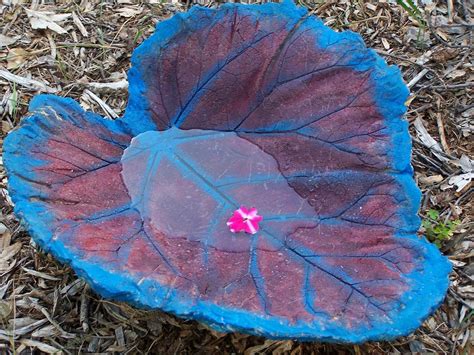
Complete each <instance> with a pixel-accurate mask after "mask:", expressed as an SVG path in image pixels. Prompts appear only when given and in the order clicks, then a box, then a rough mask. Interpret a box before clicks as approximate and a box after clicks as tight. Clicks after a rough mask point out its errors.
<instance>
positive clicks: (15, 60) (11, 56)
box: [7, 48, 29, 69]
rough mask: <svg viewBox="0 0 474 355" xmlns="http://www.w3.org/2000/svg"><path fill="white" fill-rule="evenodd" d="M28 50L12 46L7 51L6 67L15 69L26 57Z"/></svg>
mask: <svg viewBox="0 0 474 355" xmlns="http://www.w3.org/2000/svg"><path fill="white" fill-rule="evenodd" d="M28 56H29V52H28V51H26V50H24V49H23V48H12V49H10V50H9V51H8V56H7V69H16V68H18V67H20V66H21V65H23V64H24V63H25V62H26V60H27V59H28Z"/></svg>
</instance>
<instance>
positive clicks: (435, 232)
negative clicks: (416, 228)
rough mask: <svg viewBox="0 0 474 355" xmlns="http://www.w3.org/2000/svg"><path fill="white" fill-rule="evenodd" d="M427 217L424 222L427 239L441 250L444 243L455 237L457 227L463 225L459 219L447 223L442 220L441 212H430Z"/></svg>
mask: <svg viewBox="0 0 474 355" xmlns="http://www.w3.org/2000/svg"><path fill="white" fill-rule="evenodd" d="M426 216H427V218H425V219H424V220H423V222H422V226H423V228H424V229H425V234H426V237H427V238H428V240H429V241H430V242H432V243H433V244H435V245H436V246H437V247H438V248H441V245H442V244H443V242H444V241H446V240H448V239H450V238H451V237H452V236H453V234H454V231H455V230H456V228H457V226H458V225H459V224H460V223H461V221H460V220H459V219H456V220H453V221H447V222H445V221H443V220H442V218H440V215H439V212H438V211H436V210H433V209H431V210H429V211H428V212H427V213H426Z"/></svg>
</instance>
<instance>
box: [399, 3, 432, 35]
mask: <svg viewBox="0 0 474 355" xmlns="http://www.w3.org/2000/svg"><path fill="white" fill-rule="evenodd" d="M397 4H398V5H400V6H401V7H403V8H404V9H405V11H406V12H408V14H409V15H410V16H411V17H413V18H414V19H415V20H416V21H417V22H418V24H419V25H420V28H421V29H424V28H425V27H426V23H425V19H424V18H423V14H422V13H421V11H420V9H419V8H418V6H416V4H415V3H414V2H413V0H397Z"/></svg>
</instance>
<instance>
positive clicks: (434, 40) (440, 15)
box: [0, 0, 474, 355]
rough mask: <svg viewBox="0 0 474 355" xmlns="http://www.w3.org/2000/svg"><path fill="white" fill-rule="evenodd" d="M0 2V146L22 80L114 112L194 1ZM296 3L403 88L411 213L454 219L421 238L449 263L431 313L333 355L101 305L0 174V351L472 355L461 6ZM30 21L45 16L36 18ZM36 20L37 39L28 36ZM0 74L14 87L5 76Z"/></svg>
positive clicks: (467, 40) (472, 110) (20, 104)
mask: <svg viewBox="0 0 474 355" xmlns="http://www.w3.org/2000/svg"><path fill="white" fill-rule="evenodd" d="M405 3H408V1H405ZM2 4H3V5H0V14H1V16H0V118H1V127H0V128H1V132H0V133H1V135H0V146H1V142H2V141H3V138H4V137H5V135H6V134H7V133H8V132H9V131H10V130H12V129H13V128H14V127H15V126H17V125H18V123H19V122H20V119H21V118H22V116H24V115H25V114H26V113H27V106H28V103H29V101H30V100H31V98H32V97H33V96H34V95H35V94H37V93H38V92H40V91H44V90H46V86H44V87H43V88H42V89H38V84H35V85H32V84H31V81H30V79H34V80H36V81H38V82H39V83H40V84H42V85H47V86H49V87H54V88H58V89H59V90H58V92H57V94H58V95H62V96H68V97H72V98H74V99H76V100H78V101H79V102H80V103H81V104H82V105H83V106H84V107H85V108H87V109H90V110H93V111H95V112H97V113H99V114H102V115H108V116H110V117H116V116H117V115H121V114H122V113H123V111H124V108H125V105H126V102H127V89H126V87H125V85H124V84H125V83H126V82H125V80H126V71H127V69H128V67H129V65H130V55H131V53H132V50H133V49H134V48H135V47H136V46H137V45H138V44H139V43H140V42H142V41H143V40H144V39H145V38H147V37H148V36H149V35H150V34H151V33H152V32H153V29H154V26H155V24H156V23H157V22H159V21H162V20H163V19H166V18H168V17H169V16H171V15H172V14H173V13H176V12H180V11H185V10H186V9H187V8H188V7H189V6H191V5H192V4H193V1H187V2H184V3H183V2H178V1H176V0H172V1H170V2H168V3H166V2H162V1H147V2H141V4H140V5H134V4H133V2H132V1H127V0H122V1H114V2H112V1H107V2H93V1H91V0H82V1H80V2H79V1H75V2H73V1H70V2H66V1H53V0H45V1H33V2H32V3H30V2H20V1H15V0H4V1H3V2H2ZM202 4H204V5H206V6H216V5H217V4H216V3H214V2H212V3H209V2H207V1H206V2H202ZM300 4H302V5H305V6H307V7H308V8H309V9H310V10H312V11H314V14H315V15H317V16H319V17H320V18H321V19H323V20H324V22H325V23H326V24H327V25H329V26H331V27H332V28H334V29H336V30H346V29H350V30H353V31H357V32H359V33H360V34H361V35H362V36H363V37H364V39H365V41H366V43H367V44H368V46H370V47H372V48H375V49H376V50H377V52H379V53H380V55H382V56H384V57H385V59H386V60H387V61H388V62H389V63H393V64H397V65H398V66H399V67H400V68H401V70H402V72H403V76H404V79H405V81H406V82H407V83H408V85H409V87H410V89H411V96H410V99H409V101H408V105H409V111H408V114H407V119H408V120H409V122H410V123H411V125H410V129H411V133H412V137H413V145H414V149H413V165H414V167H415V174H416V180H417V182H418V184H419V186H420V188H421V189H422V191H423V201H422V207H421V209H420V214H421V216H422V217H423V218H424V219H425V220H428V221H429V220H430V218H431V219H435V221H431V223H432V225H433V226H438V227H439V226H440V225H441V226H442V225H443V224H447V223H448V222H449V221H456V220H457V221H458V222H456V223H458V224H457V226H452V228H450V229H451V230H452V231H453V233H452V236H449V235H448V234H449V230H448V231H445V232H442V231H441V232H440V229H438V233H436V232H435V231H434V230H433V229H432V228H431V229H430V228H425V230H422V231H421V232H424V233H425V234H429V235H430V236H431V237H432V240H433V241H434V240H435V239H437V240H438V242H439V244H440V246H441V250H442V252H443V253H444V254H445V255H447V256H448V257H449V259H450V260H451V261H452V262H453V265H454V270H453V272H452V274H451V285H450V288H449V292H448V295H447V297H446V300H445V302H444V304H443V305H442V306H441V307H440V308H439V310H438V311H437V312H436V313H435V314H434V315H433V316H432V317H430V318H429V319H428V320H426V321H425V322H424V323H423V325H422V326H421V327H420V328H419V329H418V330H417V331H416V332H415V333H413V334H411V335H409V336H407V337H403V338H400V339H398V340H396V341H392V342H372V343H365V344H361V345H334V344H321V343H298V342H294V341H272V340H266V339H263V338H259V337H254V336H248V335H242V334H219V333H216V332H213V331H210V330H208V329H206V328H205V327H204V326H202V325H200V324H198V323H196V322H190V321H183V320H180V319H177V318H175V317H173V316H170V315H167V314H163V313H160V312H150V311H143V310H137V309H134V308H132V307H130V306H128V305H126V304H123V303H116V302H111V301H108V300H105V299H102V298H101V297H99V296H98V295H96V294H94V293H93V292H91V291H90V289H89V288H88V286H87V285H85V284H84V282H83V281H81V280H79V279H77V278H76V276H75V275H74V273H73V272H72V271H71V270H70V269H69V268H68V267H66V266H64V265H60V264H59V263H57V262H56V261H55V260H54V258H53V257H52V256H51V255H47V254H44V253H43V252H41V251H40V250H38V249H37V248H36V247H35V245H34V243H32V242H31V240H30V238H29V236H28V235H27V233H26V232H25V231H23V230H22V228H21V226H20V224H19V222H18V221H17V220H16V218H15V216H14V215H13V213H12V206H11V202H10V200H9V197H8V193H7V190H6V186H7V179H6V176H5V171H4V170H3V168H2V166H1V165H0V188H1V192H0V193H1V194H0V196H1V200H0V203H1V215H0V222H1V224H0V353H3V352H6V353H11V354H13V353H18V354H20V353H30V352H31V351H39V352H45V353H55V352H63V353H72V354H75V353H79V352H83V353H88V352H89V353H112V352H118V353H124V354H126V353H133V354H134V353H160V354H174V353H193V354H195V353H206V354H208V353H218V354H222V353H244V354H254V353H266V354H270V353H271V354H283V353H285V354H292V355H293V354H301V353H305V354H306V353H308V354H310V353H314V354H319V353H321V354H324V353H341V354H343V353H353V354H361V353H364V354H365V353H374V354H380V353H397V352H402V353H404V352H434V353H444V354H468V353H472V351H473V349H472V347H473V344H474V339H473V335H474V328H473V326H472V317H473V310H472V307H473V305H474V286H473V282H472V281H473V277H474V265H473V264H472V259H473V257H474V252H473V249H474V248H473V246H474V236H473V233H472V232H473V219H472V217H473V215H474V213H473V206H472V204H473V202H472V201H473V198H472V192H473V186H472V182H469V181H470V180H469V179H472V173H473V171H472V161H470V160H469V158H472V156H473V153H474V150H473V141H474V140H473V139H472V134H473V127H474V122H473V117H474V102H473V95H474V92H473V87H474V81H473V78H474V71H473V65H472V35H473V34H472V31H473V26H474V24H473V21H472V16H473V9H474V8H473V7H472V2H470V1H469V0H466V1H464V0H460V1H454V0H447V1H444V0H443V1H427V0H424V1H419V4H418V6H417V10H409V11H408V10H407V9H404V8H403V7H402V6H400V5H399V4H397V1H390V0H381V1H348V0H339V1H337V0H330V1H307V2H305V1H301V2H300ZM28 11H29V12H30V17H28V16H27V12H28ZM38 11H39V12H43V11H50V12H51V14H48V15H47V17H46V18H41V16H39V15H38ZM38 16H39V17H38ZM38 22H39V23H40V26H43V27H45V26H47V27H48V28H47V29H34V28H33V27H34V25H35V24H36V25H37V24H38ZM45 22H46V24H45ZM6 72H7V73H12V74H15V75H17V76H18V77H15V78H14V79H12V78H11V77H8V75H7V76H5V73H6ZM97 83H108V84H107V85H105V86H104V85H98V84H97ZM0 162H1V160H0ZM430 210H435V211H437V213H439V216H438V217H436V213H435V212H433V211H431V212H430ZM443 233H444V234H443ZM443 236H446V237H447V238H445V239H443V238H442V237H443ZM419 301H420V302H423V300H419Z"/></svg>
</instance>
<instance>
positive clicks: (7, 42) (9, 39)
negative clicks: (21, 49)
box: [0, 33, 20, 48]
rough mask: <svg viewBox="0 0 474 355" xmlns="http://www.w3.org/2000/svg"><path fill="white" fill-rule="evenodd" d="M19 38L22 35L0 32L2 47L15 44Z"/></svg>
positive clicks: (0, 44) (0, 45)
mask: <svg viewBox="0 0 474 355" xmlns="http://www.w3.org/2000/svg"><path fill="white" fill-rule="evenodd" d="M19 38H20V36H14V37H9V36H5V35H2V34H1V33H0V48H2V47H7V46H11V45H12V44H14V43H15V42H16V41H17V40H18V39H19Z"/></svg>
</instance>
